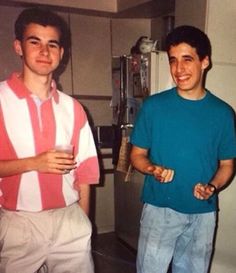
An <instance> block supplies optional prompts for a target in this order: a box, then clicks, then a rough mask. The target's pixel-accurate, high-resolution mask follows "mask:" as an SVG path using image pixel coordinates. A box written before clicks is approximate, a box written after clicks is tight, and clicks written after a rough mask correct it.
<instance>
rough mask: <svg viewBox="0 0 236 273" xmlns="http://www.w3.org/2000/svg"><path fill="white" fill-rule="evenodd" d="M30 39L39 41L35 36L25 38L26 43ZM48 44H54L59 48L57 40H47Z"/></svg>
mask: <svg viewBox="0 0 236 273" xmlns="http://www.w3.org/2000/svg"><path fill="white" fill-rule="evenodd" d="M31 39H33V40H37V41H40V39H39V38H38V37H37V36H33V35H32V36H29V37H27V38H26V41H28V40H31ZM48 42H49V43H54V44H57V45H58V46H60V42H59V41H57V40H49V41H48Z"/></svg>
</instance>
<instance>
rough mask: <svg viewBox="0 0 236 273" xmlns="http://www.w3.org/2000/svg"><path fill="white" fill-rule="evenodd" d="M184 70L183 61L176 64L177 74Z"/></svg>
mask: <svg viewBox="0 0 236 273" xmlns="http://www.w3.org/2000/svg"><path fill="white" fill-rule="evenodd" d="M183 69H184V65H183V63H182V62H181V61H180V62H177V64H176V71H177V72H181V71H183Z"/></svg>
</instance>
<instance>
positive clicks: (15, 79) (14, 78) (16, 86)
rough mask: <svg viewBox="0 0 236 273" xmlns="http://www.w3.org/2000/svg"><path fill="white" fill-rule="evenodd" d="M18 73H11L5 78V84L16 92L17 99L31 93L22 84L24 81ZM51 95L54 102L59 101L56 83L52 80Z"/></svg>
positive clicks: (26, 96) (24, 97) (28, 95)
mask: <svg viewBox="0 0 236 273" xmlns="http://www.w3.org/2000/svg"><path fill="white" fill-rule="evenodd" d="M19 75H20V74H19V73H12V74H11V76H10V77H9V78H8V79H7V84H8V85H9V87H10V88H11V89H12V91H13V92H14V93H15V94H16V96H17V97H18V98H19V99H26V98H28V97H30V96H31V95H32V92H31V91H30V90H29V89H28V88H27V87H26V86H25V85H24V83H23V82H22V81H21V80H20V78H19ZM50 95H51V97H52V98H53V99H54V100H55V102H56V103H58V102H59V95H58V92H57V85H56V82H55V81H54V80H52V83H51V94H50Z"/></svg>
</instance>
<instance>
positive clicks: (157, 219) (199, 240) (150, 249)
mask: <svg viewBox="0 0 236 273" xmlns="http://www.w3.org/2000/svg"><path fill="white" fill-rule="evenodd" d="M215 225H216V213H215V212H210V213H202V214H183V213H179V212H176V211H174V210H172V209H169V208H160V207H155V206H152V205H149V204H145V205H144V208H143V212H142V217H141V227H140V235H139V243H138V255H137V273H166V272H167V270H168V267H169V264H170V262H171V261H172V273H207V271H208V267H209V262H210V258H211V253H212V247H213V236H214V231H215Z"/></svg>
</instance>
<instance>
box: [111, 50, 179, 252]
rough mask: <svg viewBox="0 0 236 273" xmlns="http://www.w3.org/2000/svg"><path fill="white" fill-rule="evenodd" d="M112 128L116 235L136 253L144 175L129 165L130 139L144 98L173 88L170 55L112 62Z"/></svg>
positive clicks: (147, 55)
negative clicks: (114, 128) (114, 149)
mask: <svg viewBox="0 0 236 273" xmlns="http://www.w3.org/2000/svg"><path fill="white" fill-rule="evenodd" d="M112 71H113V73H112V77H113V98H112V105H111V106H112V107H113V124H114V126H116V129H117V134H116V138H117V140H116V141H115V142H116V143H115V145H116V147H119V149H118V150H117V151H116V153H114V154H115V156H114V157H115V158H114V159H113V163H114V164H115V166H116V168H115V169H116V170H115V173H114V186H115V188H114V190H115V232H116V234H117V236H118V238H120V239H121V240H122V241H123V242H125V243H126V244H127V245H129V246H130V247H132V248H133V249H137V242H138V233H139V220H140V216H141V210H142V203H141V201H140V192H141V189H142V185H143V178H144V177H143V175H142V174H140V173H138V172H137V171H134V170H133V169H132V167H131V165H130V162H129V152H130V144H129V135H130V133H131V131H132V128H133V124H134V121H135V117H136V114H137V112H138V110H139V107H140V105H141V103H142V101H143V100H144V99H145V97H147V96H150V95H152V94H154V93H156V92H161V91H163V90H165V89H168V88H171V87H172V86H173V85H174V84H173V81H172V78H171V75H170V72H169V62H168V56H167V53H166V52H164V51H154V52H150V53H146V54H134V55H128V56H120V57H114V58H113V69H112Z"/></svg>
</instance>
